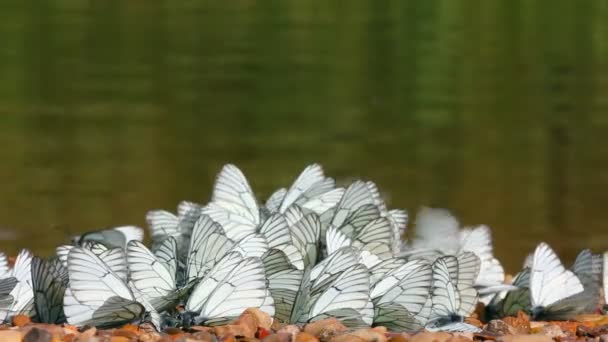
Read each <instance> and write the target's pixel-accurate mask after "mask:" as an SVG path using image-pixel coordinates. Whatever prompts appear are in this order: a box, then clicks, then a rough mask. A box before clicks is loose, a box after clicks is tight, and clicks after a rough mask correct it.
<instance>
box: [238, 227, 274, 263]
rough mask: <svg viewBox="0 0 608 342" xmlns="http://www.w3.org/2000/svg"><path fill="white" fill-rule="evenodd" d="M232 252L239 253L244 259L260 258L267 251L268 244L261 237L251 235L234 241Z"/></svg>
mask: <svg viewBox="0 0 608 342" xmlns="http://www.w3.org/2000/svg"><path fill="white" fill-rule="evenodd" d="M232 250H233V251H237V252H239V253H241V254H242V255H243V256H244V257H256V258H260V257H261V256H262V255H264V253H266V252H267V251H268V242H267V241H266V239H265V238H264V237H263V236H262V235H260V234H257V233H251V234H247V235H245V236H243V237H242V238H241V239H240V240H238V241H235V243H234V246H233V247H232Z"/></svg>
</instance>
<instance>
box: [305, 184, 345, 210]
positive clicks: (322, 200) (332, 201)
mask: <svg viewBox="0 0 608 342" xmlns="http://www.w3.org/2000/svg"><path fill="white" fill-rule="evenodd" d="M332 181H333V180H332ZM344 191H345V190H344V188H335V189H333V190H330V191H327V192H326V193H324V194H322V195H318V196H316V197H313V198H311V199H309V200H308V201H306V202H304V203H302V208H303V209H305V210H309V211H312V212H314V213H316V214H318V215H322V214H324V213H326V212H328V211H329V210H331V209H332V208H334V207H335V206H336V204H337V203H338V202H339V201H340V199H341V198H342V196H344Z"/></svg>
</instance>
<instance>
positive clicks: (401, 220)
mask: <svg viewBox="0 0 608 342" xmlns="http://www.w3.org/2000/svg"><path fill="white" fill-rule="evenodd" d="M386 217H387V218H388V219H389V220H391V225H392V226H393V253H399V252H400V251H401V249H402V248H403V242H402V240H401V239H402V236H403V234H405V230H406V228H407V221H408V215H407V212H406V211H405V210H401V209H392V210H389V211H388V213H387V214H386Z"/></svg>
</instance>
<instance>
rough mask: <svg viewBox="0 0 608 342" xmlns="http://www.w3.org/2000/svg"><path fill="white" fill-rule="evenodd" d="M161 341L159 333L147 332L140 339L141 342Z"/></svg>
mask: <svg viewBox="0 0 608 342" xmlns="http://www.w3.org/2000/svg"><path fill="white" fill-rule="evenodd" d="M160 339H161V336H160V334H159V333H157V332H145V333H143V334H141V335H139V337H138V341H139V342H158V341H160ZM205 342H206V341H205Z"/></svg>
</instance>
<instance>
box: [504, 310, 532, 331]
mask: <svg viewBox="0 0 608 342" xmlns="http://www.w3.org/2000/svg"><path fill="white" fill-rule="evenodd" d="M502 320H503V321H504V322H505V323H507V324H508V325H510V326H511V327H513V328H514V329H515V332H516V334H529V333H530V330H531V328H530V317H528V315H526V314H525V313H524V312H523V311H521V310H520V311H518V312H517V317H505V318H503V319H502Z"/></svg>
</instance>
